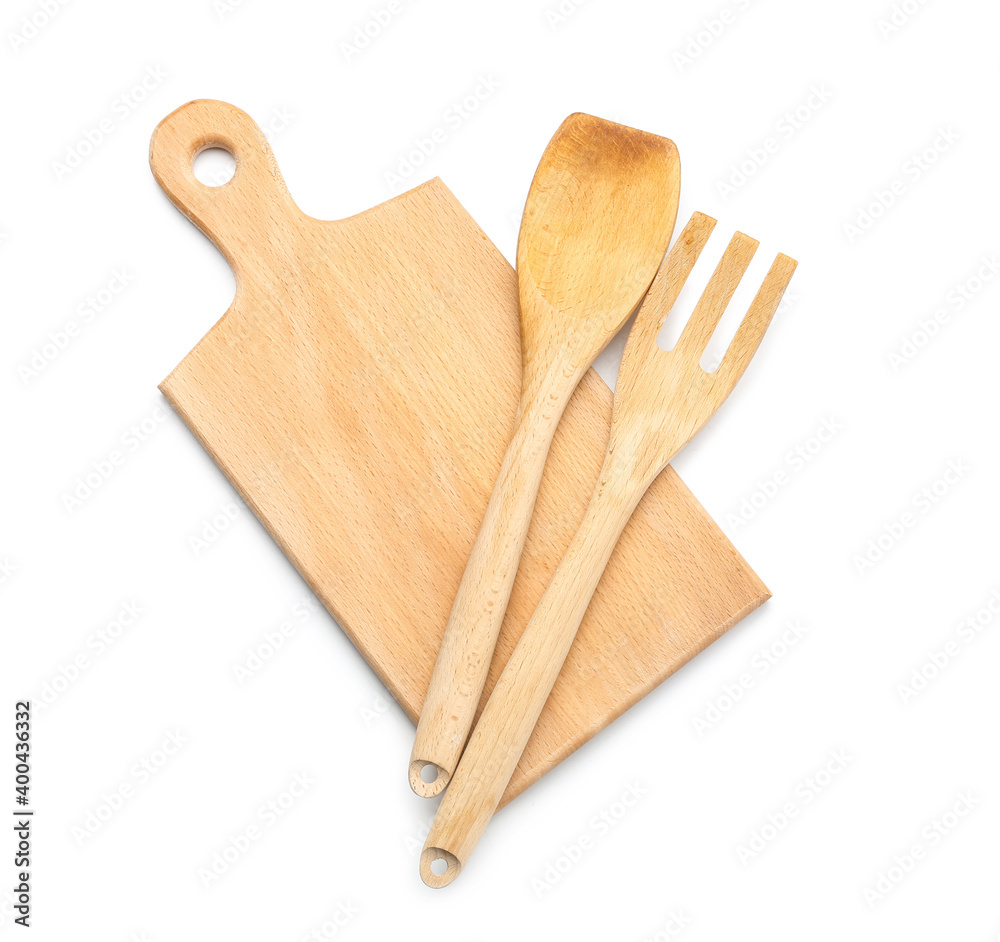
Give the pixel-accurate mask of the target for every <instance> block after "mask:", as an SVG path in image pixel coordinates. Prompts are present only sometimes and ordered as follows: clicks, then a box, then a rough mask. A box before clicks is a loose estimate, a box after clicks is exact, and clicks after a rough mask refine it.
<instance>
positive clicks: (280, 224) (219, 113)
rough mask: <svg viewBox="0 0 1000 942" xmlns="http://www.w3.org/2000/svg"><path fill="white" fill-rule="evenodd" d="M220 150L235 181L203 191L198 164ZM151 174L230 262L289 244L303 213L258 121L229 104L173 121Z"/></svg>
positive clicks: (153, 146) (154, 153) (188, 111)
mask: <svg viewBox="0 0 1000 942" xmlns="http://www.w3.org/2000/svg"><path fill="white" fill-rule="evenodd" d="M210 147H221V148H223V149H224V150H227V151H229V153H230V154H232V155H233V157H234V158H235V160H236V172H235V173H234V174H233V176H232V179H230V180H229V181H228V182H226V183H223V184H222V185H221V186H210V185H209V184H206V183H202V182H201V181H200V180H198V178H197V177H196V176H195V175H194V160H195V158H196V157H197V156H198V154H200V153H201V152H202V151H203V150H207V149H208V148H210ZM149 166H150V168H151V169H152V171H153V176H154V177H155V178H156V182H157V183H159V184H160V187H161V188H162V189H163V192H164V193H166V194H167V196H169V197H170V200H171V202H173V204H174V205H175V206H176V207H177V208H178V209H179V210H180V211H181V212H182V213H184V215H185V216H187V217H188V218H189V219H190V220H191V221H192V222H193V223H194V224H195V225H196V226H197V227H198V228H199V229H201V231H202V232H204V233H205V235H207V236H208V237H209V238H210V239H211V240H212V241H213V242H214V243H215V244H216V246H217V247H218V248H219V250H220V251H221V252H222V254H223V255H225V256H226V258H227V260H228V261H229V263H230V265H232V266H233V269H234V271H235V270H236V269H237V259H239V258H247V257H252V255H253V251H252V250H253V247H254V246H255V245H260V244H261V242H262V241H263V242H264V243H265V244H267V243H268V242H269V243H271V244H274V243H275V242H280V241H284V236H283V234H284V233H286V232H287V231H288V230H289V229H292V230H294V228H295V226H289V222H294V221H295V219H296V218H297V217H298V218H300V217H301V215H302V213H301V211H300V210H299V208H298V207H297V206H296V205H295V202H294V200H292V197H291V195H290V194H289V192H288V188H287V187H286V186H285V181H284V180H283V179H282V176H281V173H280V171H279V170H278V164H277V162H276V161H275V159H274V155H273V154H272V153H271V148H270V146H269V145H268V143H267V138H266V137H265V136H264V132H263V131H261V129H260V128H259V127H258V126H257V124H256V123H255V122H254V120H253V119H252V118H251V117H250V116H249V115H248V114H247V113H246V112H245V111H241V110H240V109H239V108H237V107H235V106H234V105H230V104H227V103H226V102H224V101H212V100H210V99H200V100H197V101H189V102H188V103H187V104H186V105H182V106H181V107H180V108H178V109H177V110H176V111H174V112H172V113H171V114H169V115H167V117H165V118H164V119H163V120H162V121H161V122H160V123H159V124H158V125H157V126H156V129H155V130H154V131H153V137H152V139H151V140H150V142H149Z"/></svg>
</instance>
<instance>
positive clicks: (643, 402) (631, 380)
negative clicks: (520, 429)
mask: <svg viewBox="0 0 1000 942" xmlns="http://www.w3.org/2000/svg"><path fill="white" fill-rule="evenodd" d="M714 226H715V220H714V219H711V218H710V217H708V216H705V215H703V214H702V213H696V214H695V215H694V217H693V218H692V220H691V221H690V222H689V223H688V225H687V226H686V227H685V229H684V231H683V232H682V233H681V235H680V237H679V238H678V240H677V243H676V244H675V245H674V247H673V248H672V249H671V251H670V254H669V255H668V256H667V259H666V260H665V261H664V263H663V267H662V268H661V270H660V273H659V274H658V275H657V276H656V280H655V281H654V283H653V285H652V287H651V288H650V290H649V293H648V294H647V295H646V298H645V299H644V301H643V303H642V306H641V307H640V309H639V312H638V314H637V315H636V319H635V323H634V324H633V326H632V329H631V330H630V331H629V337H628V342H627V344H626V346H625V353H624V356H623V357H622V364H621V368H620V370H619V373H618V383H617V390H616V392H615V399H614V411H613V415H612V420H611V434H610V438H609V442H608V448H607V453H606V455H605V457H604V463H603V465H602V467H601V470H600V473H599V474H598V478H597V483H596V485H595V487H594V491H593V496H592V497H591V500H590V503H589V505H588V507H587V510H586V512H585V514H584V517H583V521H582V523H581V524H580V528H579V529H578V530H577V532H576V534H575V535H574V537H573V539H572V541H571V542H570V545H569V548H568V549H567V550H566V553H565V555H564V556H563V558H562V559H561V560H560V562H559V566H558V568H557V570H556V572H555V575H554V576H553V578H552V581H551V582H550V583H549V585H548V588H546V590H545V593H544V594H543V595H542V598H541V600H540V601H539V603H538V607H537V608H536V609H535V611H534V613H533V614H532V616H531V618H530V620H529V622H528V624H527V626H526V627H525V629H524V632H523V633H522V636H521V638H520V640H519V641H518V643H517V646H516V647H515V648H514V651H513V653H512V654H511V656H510V659H509V660H508V662H507V664H506V666H505V667H504V670H503V672H502V673H501V675H500V678H499V680H498V681H497V683H496V685H495V687H494V689H493V692H492V693H491V694H490V697H489V700H488V701H487V703H486V706H485V708H484V709H483V712H482V715H481V716H480V718H479V721H478V722H477V724H476V728H475V729H474V730H473V733H472V736H471V738H470V739H469V743H468V745H467V747H466V749H465V751H464V753H463V754H462V758H461V761H460V762H459V764H458V768H457V769H456V771H455V773H454V775H453V776H452V781H451V784H450V786H449V788H448V791H447V793H446V794H445V796H444V799H443V800H442V802H441V805H440V806H439V808H438V811H437V814H436V816H435V818H434V822H433V824H432V825H431V828H430V832H429V834H428V836H427V841H426V844H425V847H424V850H423V852H422V854H421V857H420V876H421V878H422V879H423V881H424V882H425V883H426V884H428V885H429V886H433V887H442V886H447V885H448V884H449V883H451V882H452V881H453V880H454V879H455V878H456V877H457V876H458V875H459V873H461V871H462V868H463V867H464V866H465V864H466V862H467V861H468V858H469V856H470V854H471V853H472V851H473V850H474V849H475V847H476V845H477V844H478V843H479V839H480V838H481V837H482V835H483V833H484V832H485V830H486V826H487V825H488V823H489V821H490V818H491V817H492V816H493V813H494V811H495V810H496V809H497V807H498V805H499V803H500V799H501V797H502V795H503V793H504V791H505V789H506V787H507V784H508V782H509V781H510V777H511V775H512V774H513V772H514V768H515V766H516V765H517V762H518V760H519V758H520V756H521V753H522V751H523V750H524V748H525V746H526V744H527V742H528V739H529V737H530V735H531V732H532V730H533V729H534V726H535V723H536V721H537V720H538V717H539V714H540V713H541V712H542V709H543V708H544V705H545V702H546V699H547V697H548V696H549V692H550V691H551V690H552V688H553V684H554V683H555V681H556V677H557V676H558V675H559V672H560V669H561V668H562V665H563V662H564V661H565V659H566V656H567V654H568V653H569V651H570V650H571V645H572V644H573V641H574V638H575V637H576V633H577V629H578V627H579V625H580V623H581V621H582V620H583V617H584V614H585V613H586V611H587V607H588V605H589V604H590V600H591V597H592V596H593V594H594V591H595V589H596V588H597V585H598V582H599V581H600V579H601V575H602V573H603V572H604V568H605V566H606V565H607V563H608V560H609V559H610V557H611V554H612V553H613V552H614V549H615V545H616V544H617V542H618V539H619V537H620V535H621V533H622V531H623V529H624V528H625V526H626V524H627V523H628V520H629V518H630V517H631V515H632V513H633V511H634V510H635V508H636V506H637V504H638V503H639V501H640V500H641V499H642V496H643V494H645V493H646V490H647V489H648V488H649V486H650V485H651V484H652V483H653V481H654V480H655V479H656V478H657V476H658V475H659V474H660V472H661V471H662V470H663V469H664V468H665V467H666V466H667V462H668V461H670V459H671V458H672V457H673V456H674V455H675V454H676V453H677V452H678V451H679V450H680V449H681V448H683V447H684V445H686V444H687V442H689V441H690V440H691V438H692V437H693V436H694V435H696V434H697V433H698V432H699V431H700V430H701V428H702V427H703V426H704V424H705V423H706V422H707V421H708V420H709V419H710V418H711V417H712V416H713V415H714V414H715V412H716V410H717V409H718V408H719V406H720V405H721V404H722V403H723V402H724V401H725V399H726V398H727V397H728V396H729V394H730V392H732V389H733V387H734V386H735V384H736V382H737V381H738V380H739V378H740V376H742V375H743V372H744V370H745V369H746V367H747V365H748V364H749V362H750V360H751V358H752V357H753V354H754V353H755V352H756V350H757V347H758V345H759V344H760V341H761V338H762V337H763V335H764V331H765V330H766V329H767V326H768V324H769V323H770V321H771V317H772V316H773V315H774V312H775V311H776V310H777V308H778V304H779V302H780V301H781V296H782V294H783V293H784V291H785V287H786V286H787V284H788V281H789V279H790V278H791V276H792V272H793V271H794V270H795V263H794V262H793V261H792V260H791V259H789V258H788V257H787V256H784V255H779V256H778V258H777V260H776V261H775V263H774V265H773V266H772V268H771V270H770V272H769V273H768V275H767V277H766V278H765V279H764V283H763V284H762V285H761V287H760V290H759V291H758V293H757V295H756V297H755V298H754V301H753V303H752V304H751V306H750V310H749V312H748V313H747V315H746V317H745V318H744V320H743V323H742V324H741V325H740V327H739V328H738V329H737V332H736V336H735V337H734V339H733V342H732V344H731V346H730V349H729V350H728V351H727V353H726V355H725V356H724V357H723V359H722V362H721V364H720V365H719V368H718V370H716V371H715V372H713V373H709V372H706V371H705V370H703V369H702V368H701V366H700V362H699V361H700V360H701V357H702V354H703V353H704V349H705V345H706V344H707V343H708V340H709V338H710V337H711V335H712V332H713V331H714V329H715V327H716V325H717V324H718V323H719V320H720V318H721V317H722V314H723V313H724V312H725V309H726V306H727V305H728V304H729V301H730V300H731V299H732V296H733V293H734V292H735V290H736V288H737V286H738V285H739V283H740V279H741V278H742V277H743V275H744V273H745V272H746V269H747V266H748V265H749V263H750V259H751V258H752V257H753V254H754V251H755V250H756V248H757V243H756V242H755V241H754V240H753V239H751V238H749V237H748V236H745V235H743V234H742V233H737V234H736V236H734V238H733V240H732V242H730V244H729V248H728V249H727V250H726V252H725V253H724V254H723V257H722V260H721V261H720V262H719V264H718V266H717V267H716V269H715V272H714V273H713V275H712V278H711V279H710V281H709V283H708V286H707V287H706V288H705V290H704V292H703V293H702V295H701V297H700V299H699V301H698V303H697V304H696V305H695V309H694V312H693V313H692V315H691V318H690V320H689V321H688V323H687V325H686V326H685V328H684V332H683V333H682V334H681V337H680V340H679V341H678V342H677V345H676V347H675V348H674V349H673V350H670V351H664V350H661V349H660V348H659V347H658V346H657V337H658V335H659V333H660V328H661V327H662V326H663V320H664V318H665V317H666V316H667V314H668V313H669V311H670V309H671V308H672V307H673V304H674V302H675V301H676V299H677V296H678V294H679V292H680V290H681V288H682V287H683V285H684V282H685V281H686V280H687V277H688V275H689V274H690V273H691V269H692V268H693V266H694V263H695V262H696V261H697V259H698V256H699V255H700V254H701V250H702V249H703V248H704V245H705V243H706V242H707V241H708V237H709V235H710V234H711V232H712V229H713V227H714ZM435 861H441V862H443V863H444V864H445V865H446V868H445V869H444V871H443V872H441V873H435V872H434V868H433V864H434V862H435Z"/></svg>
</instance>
